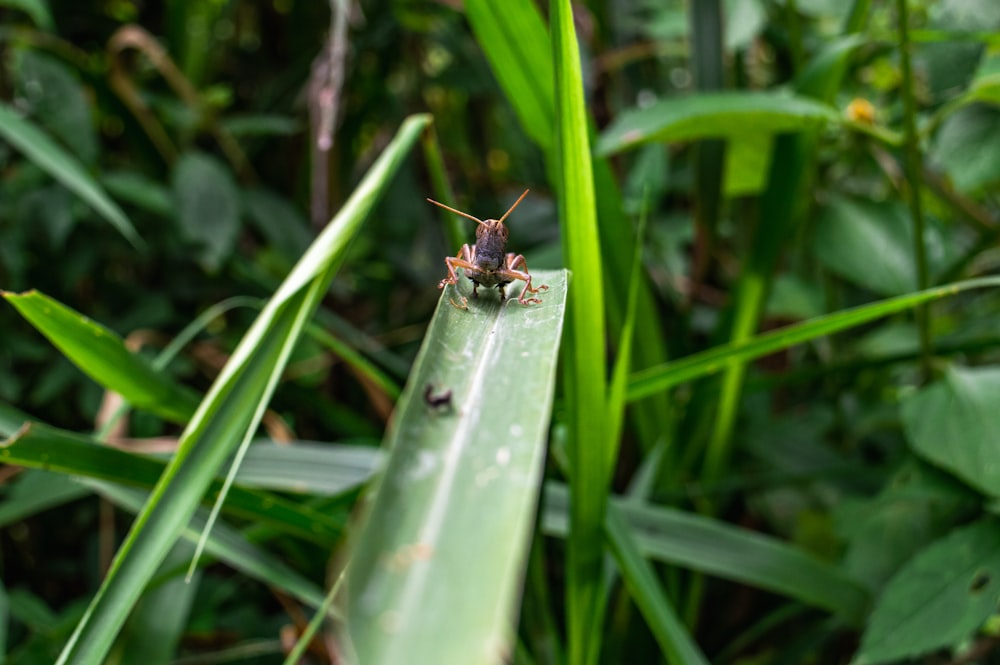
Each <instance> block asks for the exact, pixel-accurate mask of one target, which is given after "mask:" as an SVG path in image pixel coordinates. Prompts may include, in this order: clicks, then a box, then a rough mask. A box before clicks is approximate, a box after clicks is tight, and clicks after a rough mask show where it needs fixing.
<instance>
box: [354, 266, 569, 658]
mask: <svg viewBox="0 0 1000 665" xmlns="http://www.w3.org/2000/svg"><path fill="white" fill-rule="evenodd" d="M534 277H535V283H536V284H547V285H548V286H549V290H548V291H545V292H543V293H542V294H541V298H542V301H543V302H542V304H540V305H529V306H523V305H519V304H518V303H517V302H516V300H514V299H510V300H507V301H506V302H505V303H503V304H501V303H500V301H499V299H498V298H497V297H496V295H495V291H493V290H490V291H486V292H485V293H484V294H483V295H481V296H480V297H479V298H478V299H475V300H474V299H472V298H470V299H469V303H468V309H467V310H466V309H458V308H456V307H454V306H452V305H451V303H450V302H449V299H450V298H457V297H458V294H457V293H456V291H455V287H452V286H449V287H448V288H447V289H446V291H445V292H444V294H443V296H442V299H441V302H440V304H439V305H438V308H437V311H436V312H435V314H434V317H433V319H432V320H431V324H430V328H429V329H428V331H427V336H426V337H425V339H424V343H423V346H422V347H421V351H420V354H419V355H418V357H417V360H416V362H415V364H414V367H413V371H412V372H411V374H410V379H409V381H408V382H407V386H406V388H405V390H404V391H403V395H402V397H401V398H400V401H399V403H398V405H397V408H396V413H395V414H394V417H393V421H392V424H391V426H390V430H389V431H388V432H387V434H386V440H385V447H386V449H387V450H388V451H389V453H390V456H389V459H388V460H387V465H386V469H385V471H384V473H383V475H382V477H381V478H380V480H379V482H378V485H377V487H376V489H375V490H374V492H373V496H372V498H371V499H370V501H371V503H370V505H369V507H368V509H367V511H366V513H367V514H366V517H365V518H364V521H363V524H362V528H361V532H360V533H359V534H358V538H357V542H356V544H355V546H354V547H353V548H352V552H351V560H350V564H349V567H348V571H347V592H348V598H347V610H348V611H347V615H348V623H347V640H346V641H347V643H348V644H347V646H348V648H349V652H350V653H352V654H353V660H352V661H351V662H360V663H365V664H366V665H378V664H380V663H404V662H407V663H435V664H436V665H448V664H449V663H461V664H462V665H471V664H474V663H501V662H504V660H505V654H507V653H509V652H510V650H511V639H512V637H513V631H514V626H515V625H516V624H515V620H514V615H513V614H514V608H515V602H516V600H517V598H518V596H519V587H520V582H521V576H522V573H523V569H524V564H525V560H526V556H527V548H528V540H529V536H530V533H531V527H532V525H533V524H534V516H535V506H536V504H537V501H538V493H539V490H540V486H541V472H542V463H543V460H544V458H545V442H546V438H547V433H548V427H549V418H550V411H551V407H552V395H553V391H554V387H555V386H554V383H555V370H556V360H557V356H558V349H559V340H560V336H561V332H562V325H563V315H564V306H565V299H566V287H567V275H566V273H565V272H554V271H553V272H537V273H535V274H534ZM462 282H463V285H462V288H463V289H465V288H466V286H465V284H467V282H465V280H464V279H463V280H462ZM509 288H511V290H514V289H515V288H519V284H518V283H515V285H513V286H511V287H509ZM428 386H429V387H430V390H431V394H432V395H441V394H443V393H447V392H450V394H451V400H450V403H449V404H447V405H442V406H438V407H434V406H431V405H429V404H428V403H427V402H426V401H425V396H424V393H425V390H426V389H427V387H428ZM428 607H436V608H448V611H447V612H429V611H427V608H428Z"/></svg>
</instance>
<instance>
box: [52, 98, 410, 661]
mask: <svg viewBox="0 0 1000 665" xmlns="http://www.w3.org/2000/svg"><path fill="white" fill-rule="evenodd" d="M428 122H429V117H428V116H414V117H411V118H409V119H408V120H406V121H405V122H404V123H403V125H402V126H401V127H400V129H399V132H398V133H397V135H396V137H395V138H394V139H393V141H392V142H391V143H390V144H389V145H388V146H387V147H386V149H385V151H384V152H383V153H382V155H381V156H380V157H379V159H378V160H377V161H376V162H375V163H374V164H373V165H372V167H371V169H370V170H369V172H368V173H367V174H366V176H365V178H364V179H363V180H362V181H361V183H360V184H359V185H358V187H357V189H355V191H354V193H353V194H352V196H351V197H350V198H349V199H348V201H347V202H346V203H345V204H344V206H343V208H341V210H340V212H339V213H338V214H337V216H336V217H334V219H333V220H332V221H331V223H330V224H329V225H328V226H327V228H326V229H325V230H324V231H323V233H321V234H320V236H319V237H318V238H317V239H316V241H315V242H314V243H313V244H312V245H311V246H310V248H309V249H308V250H307V251H306V253H305V255H303V257H302V258H301V259H300V260H299V262H298V263H297V264H296V266H295V267H294V268H293V269H292V272H291V273H290V274H289V275H288V277H287V278H286V279H285V281H284V282H283V283H282V285H281V286H280V287H279V288H278V291H277V292H276V293H275V294H274V296H273V297H272V298H271V299H270V300H269V301H268V304H267V306H266V307H265V308H264V310H263V311H262V312H261V314H260V316H259V317H258V318H257V320H256V321H255V322H254V324H253V325H252V326H251V328H250V330H249V331H248V332H247V334H246V335H245V336H244V337H243V340H242V341H241V342H240V344H239V346H238V347H237V348H236V350H235V351H234V352H233V354H232V356H231V357H230V359H229V362H227V364H226V366H225V367H224V368H223V370H222V372H221V373H220V375H219V377H218V378H217V379H216V381H215V382H214V383H213V385H212V388H211V389H210V390H209V393H208V395H207V396H206V397H205V399H204V400H203V401H202V402H201V405H200V406H199V408H198V411H197V412H196V413H195V415H194V417H193V419H192V420H191V422H190V423H189V424H188V427H187V429H186V430H185V431H184V434H183V435H182V437H181V445H180V448H179V449H178V451H177V454H176V456H175V457H174V458H173V459H172V460H171V462H170V464H169V465H168V466H167V469H166V471H165V472H164V474H163V475H162V477H161V478H160V480H159V482H158V483H157V485H156V487H155V488H154V490H153V492H152V494H151V495H150V499H149V501H148V502H147V503H146V505H145V506H144V507H143V510H142V511H141V512H140V513H139V516H138V517H137V519H136V521H135V523H134V524H133V526H132V529H131V531H130V532H129V534H128V536H127V537H126V539H125V542H124V543H123V544H122V546H121V548H120V549H119V551H118V554H117V555H116V557H115V559H114V562H113V563H112V565H111V569H110V571H109V572H108V576H107V577H106V578H105V580H104V583H103V584H102V585H101V588H100V589H99V590H98V592H97V595H96V596H95V597H94V599H93V600H92V602H91V604H90V606H89V607H88V608H87V610H86V612H85V613H84V616H83V618H82V619H81V621H80V623H79V624H78V625H77V628H76V630H75V631H74V633H73V635H72V637H71V638H70V640H69V642H68V643H67V645H66V647H65V648H64V649H63V652H62V654H61V655H60V658H59V661H58V663H59V665H66V664H67V663H74V664H80V665H98V664H99V663H101V662H103V661H104V659H105V657H106V655H107V653H108V650H109V649H110V648H111V645H112V643H113V641H114V639H115V636H116V635H117V634H118V631H119V630H120V629H121V626H122V624H123V623H124V621H125V618H126V616H127V615H128V613H129V611H130V609H131V608H132V606H133V605H134V604H135V602H136V600H137V599H138V597H139V595H140V594H141V593H142V590H143V588H144V587H145V586H146V584H147V583H148V581H149V579H150V577H151V576H152V575H153V573H154V572H155V570H156V568H157V566H159V564H160V562H161V561H162V560H163V558H164V557H165V556H166V554H167V552H168V551H169V549H170V547H171V546H172V545H173V543H174V542H175V541H176V539H177V538H178V537H179V535H180V534H181V532H182V530H183V529H184V528H185V527H186V525H187V524H188V522H189V520H190V518H191V516H192V515H193V514H194V511H195V510H196V509H197V507H198V505H199V503H200V501H201V499H202V497H203V496H204V493H205V491H206V490H207V489H208V487H209V486H210V484H211V482H212V481H213V479H214V478H215V474H216V473H217V472H218V470H219V469H220V468H221V466H222V465H223V464H224V463H225V461H226V460H227V459H228V458H229V455H230V454H231V453H232V451H233V449H234V447H235V446H236V445H237V443H238V442H239V441H240V439H241V438H245V437H246V436H247V435H248V433H252V432H253V431H255V430H256V428H257V425H258V424H259V418H260V417H261V416H262V414H263V408H264V406H266V404H267V402H268V401H269V400H270V397H271V394H272V392H273V390H274V388H275V385H276V383H277V379H278V377H280V375H281V373H282V372H283V371H284V368H285V364H286V362H287V360H288V357H289V354H290V352H291V350H292V348H293V347H294V345H295V343H296V342H297V341H298V339H299V336H300V335H301V334H302V331H303V328H304V327H305V324H306V321H307V320H308V318H309V317H310V316H312V314H313V313H314V312H315V309H316V307H317V306H318V304H319V301H320V299H321V298H322V296H323V294H325V293H326V290H327V287H328V286H329V281H330V280H331V279H332V277H333V274H334V273H335V272H336V269H337V267H338V266H339V263H340V262H341V261H342V260H343V256H344V254H345V249H346V247H347V244H348V242H349V241H350V240H351V238H352V237H353V236H354V235H355V233H356V232H357V230H358V228H359V227H360V225H361V222H362V221H363V220H364V219H365V217H366V216H367V214H368V213H369V211H370V210H371V209H372V207H373V206H374V205H375V202H376V200H377V199H378V198H379V196H380V195H381V194H382V193H383V192H384V191H385V189H387V188H388V186H389V184H390V183H391V178H392V176H393V175H394V174H395V173H396V171H397V170H398V169H399V167H400V166H401V165H402V163H403V160H404V159H405V158H406V156H407V155H408V153H409V151H410V149H411V148H412V147H413V145H414V144H415V143H416V141H417V139H418V137H419V134H420V132H421V131H422V130H423V128H424V127H425V126H426V125H427V123H428Z"/></svg>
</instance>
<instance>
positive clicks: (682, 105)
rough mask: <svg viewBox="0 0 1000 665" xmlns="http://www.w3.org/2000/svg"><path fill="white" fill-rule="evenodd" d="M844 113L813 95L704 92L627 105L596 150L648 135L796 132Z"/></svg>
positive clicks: (606, 151)
mask: <svg viewBox="0 0 1000 665" xmlns="http://www.w3.org/2000/svg"><path fill="white" fill-rule="evenodd" d="M838 119H839V115H838V114H837V112H836V110H834V109H833V108H832V107H830V106H827V105H826V104H822V103H820V102H817V101H815V100H812V99H809V98H807V97H799V96H796V95H790V94H783V93H772V92H704V93H699V94H696V95H689V96H687V97H669V98H666V99H661V100H659V101H657V102H655V103H654V104H652V105H650V106H648V107H645V108H641V109H632V110H629V111H625V112H624V113H622V114H621V115H619V116H618V117H617V118H616V119H615V120H614V121H613V122H612V123H611V125H610V126H609V127H608V128H607V130H605V131H604V133H603V134H601V138H600V139H599V140H598V141H597V146H596V148H595V151H596V152H597V154H599V155H611V154H614V153H617V152H621V151H622V150H627V149H629V148H633V147H635V146H637V145H640V144H642V143H646V142H648V141H692V140H695V139H705V138H739V137H740V136H743V135H746V134H779V133H784V132H795V131H801V130H804V129H810V128H815V127H818V126H820V125H822V124H824V123H827V122H836V121H837V120H838Z"/></svg>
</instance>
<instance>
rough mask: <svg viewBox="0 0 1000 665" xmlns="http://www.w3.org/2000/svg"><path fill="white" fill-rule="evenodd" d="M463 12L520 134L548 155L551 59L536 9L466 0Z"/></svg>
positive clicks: (524, 2) (517, 1)
mask: <svg viewBox="0 0 1000 665" xmlns="http://www.w3.org/2000/svg"><path fill="white" fill-rule="evenodd" d="M465 11H466V12H467V14H468V17H469V24H470V25H471V26H472V30H473V32H474V33H475V35H476V40H477V41H478V42H479V43H480V44H482V45H483V48H484V50H486V54H487V57H488V58H489V59H490V64H491V65H492V66H493V73H494V74H495V75H496V77H497V78H498V79H499V80H500V85H501V86H502V87H503V89H504V91H505V92H506V93H507V99H509V100H510V102H511V104H512V105H513V106H514V109H515V110H516V111H517V117H518V119H519V120H520V121H521V126H522V127H523V128H524V131H525V133H526V134H527V135H528V136H530V137H531V139H532V140H533V141H535V143H537V144H538V145H539V146H540V147H541V148H542V151H543V152H545V153H548V152H549V150H550V149H551V148H552V147H553V146H552V144H553V140H552V137H553V136H554V133H553V132H554V130H555V106H556V104H555V94H554V90H553V87H552V54H551V52H550V51H549V48H548V47H549V38H548V34H547V33H546V30H545V22H544V21H543V20H542V16H541V14H540V13H539V11H538V8H537V7H536V6H535V4H534V3H533V2H531V1H530V0H510V1H509V2H504V3H503V4H500V3H497V2H492V1H491V0H467V2H466V3H465Z"/></svg>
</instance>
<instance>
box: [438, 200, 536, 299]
mask: <svg viewBox="0 0 1000 665" xmlns="http://www.w3.org/2000/svg"><path fill="white" fill-rule="evenodd" d="M527 195H528V190H527V189H526V190H524V194H521V198H519V199H518V200H517V201H514V205H512V206H511V207H510V210H508V211H507V212H505V213H504V214H503V217H501V218H500V219H487V220H486V221H485V222H484V221H483V220H481V219H479V218H477V217H473V216H472V215H470V214H468V213H465V212H462V211H461V210H455V209H454V208H450V207H448V206H446V205H445V204H443V203H438V202H437V201H435V200H434V199H427V200H428V201H430V202H431V203H433V204H434V205H436V206H439V207H441V208H444V209H445V210H448V211H450V212H453V213H455V214H456V215H461V216H462V217H466V218H468V219H471V220H473V221H474V222H476V223H477V224H479V226H478V227H476V244H474V245H472V246H471V247H470V246H469V245H468V243H466V244H465V245H462V249H461V250H459V252H458V254H456V255H455V256H447V257H445V259H444V262H445V265H447V266H448V276H447V277H445V278H444V279H442V280H441V283H440V284H438V288H439V289H443V288H444V287H445V285H446V284H457V283H458V276H457V275H456V274H455V268H461V269H462V270H463V272H464V273H465V276H466V277H468V278H469V279H471V280H472V297H474V298H478V297H479V293H478V291H477V289H479V286H480V285H482V286H485V287H487V288H489V287H491V286H496V287H497V289H499V290H500V300H501V301H503V300H506V299H507V293H506V290H505V287H506V286H507V285H508V284H510V283H511V282H513V281H514V280H515V279H520V280H523V281H524V288H523V289H522V290H521V295H519V296H518V297H517V302H519V303H521V304H522V305H529V304H531V303H540V302H542V301H541V300H539V299H538V298H525V297H524V295H525V294H526V293H538V292H539V291H543V290H545V289H547V288H549V287H548V286H546V285H545V284H540V285H538V286H537V287H533V286H531V275H530V274H529V273H528V264H527V263H525V262H524V256H522V255H521V254H514V253H513V252H507V251H506V249H507V235H508V234H509V233H510V230H509V229H508V228H507V227H506V226H504V225H503V220H505V219H507V215H509V214H510V213H511V212H512V211H513V210H514V208H516V207H517V204H519V203H520V202H521V201H522V200H523V199H524V197H525V196H527ZM518 268H522V269H521V270H519V269H518ZM468 304H469V301H468V299H466V298H465V297H464V296H463V297H462V304H461V307H463V308H466V307H468ZM452 305H455V306H456V307H459V305H456V304H455V303H454V302H452Z"/></svg>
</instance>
